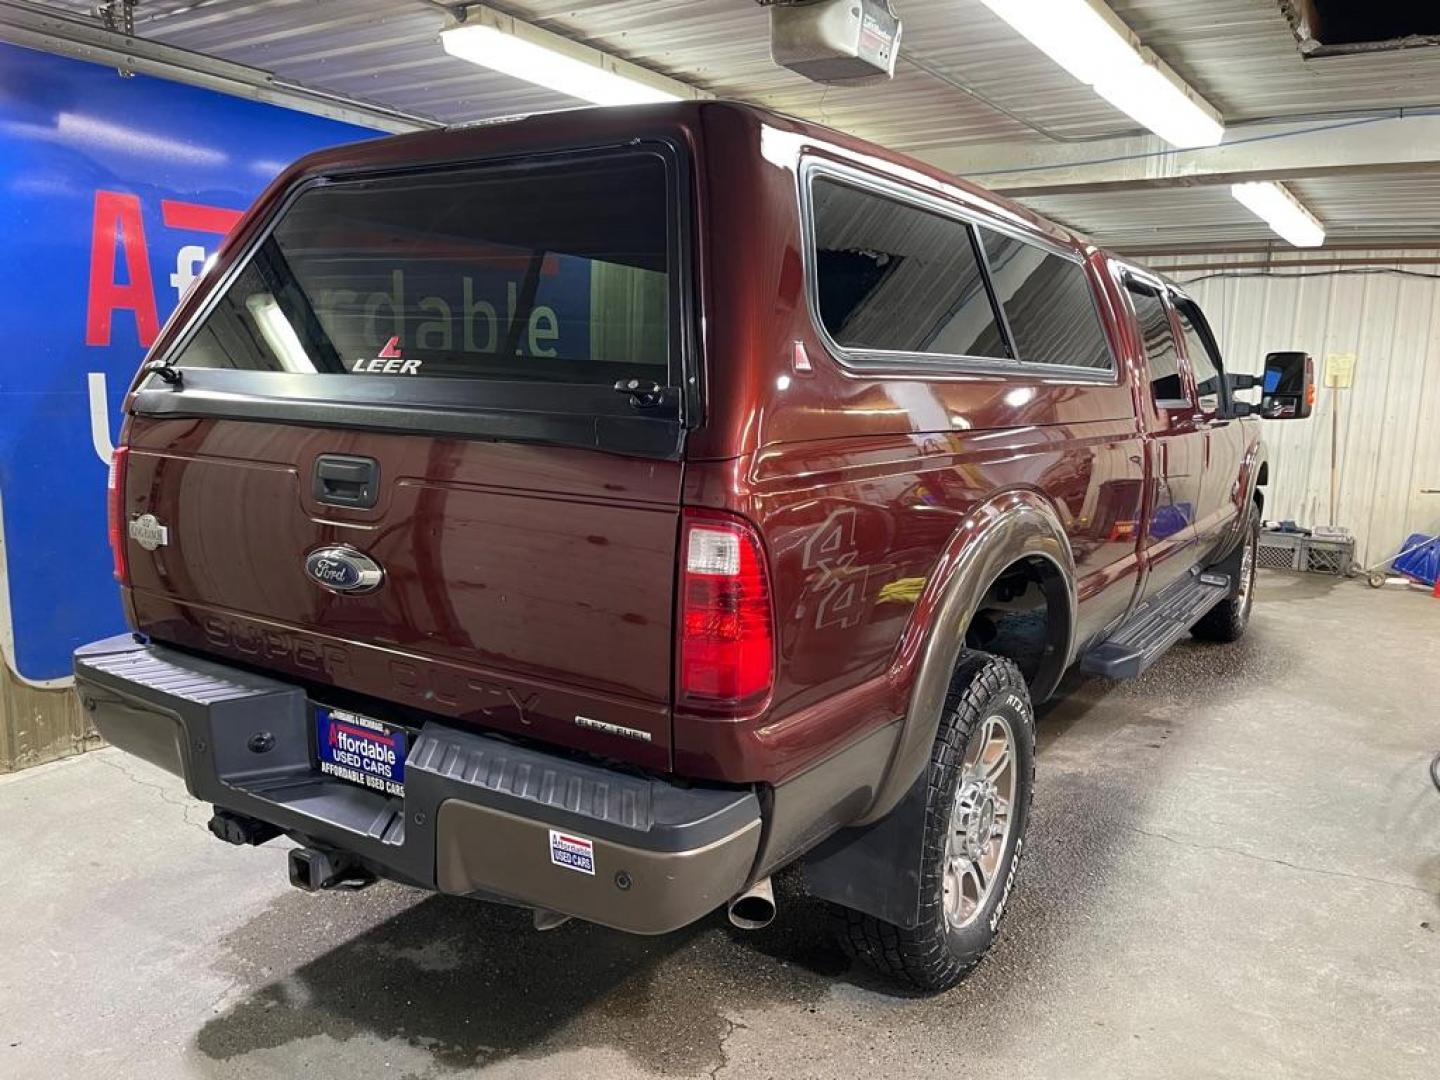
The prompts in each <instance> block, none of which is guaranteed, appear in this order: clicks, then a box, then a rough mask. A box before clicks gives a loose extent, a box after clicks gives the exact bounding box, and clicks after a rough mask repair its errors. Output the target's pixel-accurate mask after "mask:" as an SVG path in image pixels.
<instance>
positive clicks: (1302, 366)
mask: <svg viewBox="0 0 1440 1080" xmlns="http://www.w3.org/2000/svg"><path fill="white" fill-rule="evenodd" d="M1314 407H1315V361H1314V359H1312V358H1311V356H1310V354H1309V353H1303V352H1272V353H1270V354H1268V355H1267V356H1266V357H1265V375H1264V378H1263V380H1262V381H1261V383H1260V415H1261V416H1262V417H1263V418H1265V419H1266V420H1304V419H1305V418H1306V417H1308V416H1309V415H1310V412H1311V410H1312V409H1314Z"/></svg>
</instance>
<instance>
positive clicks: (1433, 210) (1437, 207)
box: [1024, 173, 1440, 247]
mask: <svg viewBox="0 0 1440 1080" xmlns="http://www.w3.org/2000/svg"><path fill="white" fill-rule="evenodd" d="M1286 186H1287V187H1289V188H1290V190H1291V191H1293V192H1294V193H1295V195H1296V196H1298V197H1299V199H1300V200H1301V201H1302V202H1303V203H1304V204H1305V205H1306V206H1308V207H1309V208H1310V210H1311V211H1312V212H1313V213H1314V214H1315V216H1316V217H1318V218H1319V219H1320V220H1321V221H1322V222H1323V223H1324V225H1325V230H1326V237H1327V239H1328V240H1329V241H1330V242H1332V243H1343V242H1346V241H1359V240H1366V239H1369V238H1372V237H1376V236H1385V237H1397V238H1404V239H1407V240H1412V241H1414V242H1417V243H1420V242H1428V243H1434V242H1436V241H1437V240H1440V175H1437V174H1435V173H1379V174H1366V175H1360V176H1329V177H1323V178H1315V179H1307V180H1293V181H1290V182H1289V183H1288V184H1287V185H1286ZM1024 202H1025V203H1026V204H1027V205H1029V206H1031V207H1033V208H1034V209H1035V210H1037V211H1039V212H1040V213H1042V214H1044V215H1045V216H1047V217H1050V218H1053V219H1055V220H1056V221H1059V222H1061V223H1062V224H1065V225H1068V226H1070V227H1071V228H1074V229H1077V230H1079V231H1080V232H1083V233H1087V234H1089V235H1091V236H1094V237H1097V238H1099V239H1100V240H1102V241H1103V242H1104V243H1105V244H1107V245H1109V246H1111V247H1160V246H1164V245H1173V246H1176V247H1186V246H1190V245H1193V244H1218V243H1231V242H1242V241H1252V240H1273V239H1275V236H1274V234H1273V233H1271V232H1270V230H1269V229H1268V228H1267V227H1266V225H1265V223H1264V222H1262V221H1260V220H1259V219H1258V218H1255V217H1252V216H1251V215H1250V214H1248V213H1247V212H1246V211H1245V210H1244V208H1243V207H1241V206H1240V205H1239V203H1237V202H1235V200H1234V199H1232V198H1231V197H1230V191H1229V188H1228V187H1226V186H1224V185H1218V186H1213V187H1178V188H1159V189H1154V190H1147V191H1127V192H1110V193H1104V194H1087V195H1046V196H1037V197H1031V198H1026V199H1025V200H1024Z"/></svg>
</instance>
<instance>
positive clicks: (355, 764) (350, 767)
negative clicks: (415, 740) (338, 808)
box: [311, 703, 410, 799]
mask: <svg viewBox="0 0 1440 1080" xmlns="http://www.w3.org/2000/svg"><path fill="white" fill-rule="evenodd" d="M311 717H312V723H311V731H312V732H313V734H314V739H315V744H314V755H313V757H314V761H315V767H316V769H318V770H319V771H320V773H321V774H322V775H324V776H328V777H331V778H333V779H336V780H342V781H344V782H345V783H348V784H354V785H356V786H357V787H362V788H365V789H366V790H368V791H374V792H376V793H377V794H380V795H386V796H390V797H392V798H399V799H403V798H404V797H405V763H406V759H407V758H408V757H409V753H410V731H409V730H408V729H407V728H404V727H401V726H400V725H399V724H391V723H387V722H386V721H384V720H377V719H375V718H374V717H373V716H366V715H364V714H363V713H357V712H353V711H351V710H349V709H336V708H332V707H330V706H329V705H320V704H314V703H312V705H311Z"/></svg>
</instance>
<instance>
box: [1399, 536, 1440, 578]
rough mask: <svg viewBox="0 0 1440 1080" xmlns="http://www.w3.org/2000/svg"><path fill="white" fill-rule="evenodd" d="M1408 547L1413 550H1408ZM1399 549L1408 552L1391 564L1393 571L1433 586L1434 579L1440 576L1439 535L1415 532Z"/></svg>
mask: <svg viewBox="0 0 1440 1080" xmlns="http://www.w3.org/2000/svg"><path fill="white" fill-rule="evenodd" d="M1427 541H1428V543H1427ZM1410 548H1415V550H1414V551H1409V549H1410ZM1400 550H1401V551H1405V552H1408V554H1405V555H1401V556H1400V557H1399V558H1397V559H1396V560H1395V561H1394V562H1393V563H1392V564H1391V565H1392V566H1393V567H1394V568H1395V572H1396V573H1397V574H1404V575H1405V576H1406V577H1409V578H1414V579H1415V580H1416V581H1420V582H1423V583H1424V584H1426V585H1432V586H1433V585H1434V584H1435V579H1436V578H1437V577H1440V536H1426V535H1425V534H1424V533H1416V534H1415V535H1414V536H1412V537H1410V539H1408V540H1406V541H1405V543H1404V544H1403V545H1402V546H1401V548H1400Z"/></svg>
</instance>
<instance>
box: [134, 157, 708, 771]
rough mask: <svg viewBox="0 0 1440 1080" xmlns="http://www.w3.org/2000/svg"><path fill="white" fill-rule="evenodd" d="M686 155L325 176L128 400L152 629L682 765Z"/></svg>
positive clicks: (142, 603) (468, 717)
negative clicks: (675, 720) (678, 557)
mask: <svg viewBox="0 0 1440 1080" xmlns="http://www.w3.org/2000/svg"><path fill="white" fill-rule="evenodd" d="M667 153H668V151H666V150H664V149H663V148H661V149H653V148H645V147H636V148H633V149H627V150H624V151H607V152H603V153H599V152H590V153H577V154H576V155H573V156H565V155H560V156H557V157H553V158H546V159H545V160H543V161H538V162H537V161H533V160H527V161H524V162H519V163H516V162H501V163H497V164H488V165H487V164H479V165H469V166H466V167H463V168H453V167H452V168H446V169H433V170H429V171H424V170H422V171H414V172H406V173H402V174H394V173H392V174H385V175H380V176H361V177H351V178H343V179H336V180H333V181H326V182H325V183H320V184H316V183H306V184H302V185H301V187H300V189H299V190H298V193H297V194H296V195H295V196H293V197H292V198H291V199H290V200H289V201H288V202H287V203H286V204H285V206H284V208H283V209H282V210H281V211H280V212H279V214H278V216H277V220H276V221H274V222H271V223H269V224H268V226H267V228H266V229H265V230H264V231H263V232H260V233H258V234H256V236H255V239H253V240H252V241H251V247H250V249H249V250H247V251H244V252H241V253H239V255H238V256H237V257H236V258H235V259H234V260H233V262H232V264H231V265H229V266H228V267H226V268H224V269H223V271H222V272H221V273H220V274H219V276H218V278H217V280H216V281H215V282H214V283H213V284H212V285H211V288H212V290H213V292H212V295H211V296H210V297H208V298H207V300H206V301H205V303H204V304H203V306H201V307H199V309H198V311H197V313H196V315H195V316H194V317H193V318H192V319H191V320H190V324H189V325H188V326H186V327H184V328H183V329H182V330H181V331H179V332H177V333H176V335H175V337H174V340H173V342H169V343H166V342H162V343H161V345H160V346H157V355H158V356H159V357H160V359H161V360H162V361H163V362H164V363H166V364H167V365H169V366H171V367H173V368H174V369H176V370H177V371H178V372H179V374H180V379H179V380H176V379H175V378H174V377H173V376H169V373H168V372H166V373H162V374H164V375H166V376H169V377H168V378H162V377H161V375H153V374H152V375H150V376H147V377H146V378H144V379H142V381H141V383H140V384H139V385H138V387H137V389H136V393H135V394H134V395H133V397H132V401H131V412H132V416H131V420H130V426H129V429H128V446H129V449H128V451H127V453H126V455H125V456H126V465H125V473H126V481H125V492H124V512H125V515H126V519H127V521H128V522H129V523H130V524H129V529H128V531H129V534H130V538H129V539H128V541H127V553H128V556H129V566H130V579H131V587H132V592H131V601H132V604H133V611H134V615H135V618H136V620H137V624H138V628H139V629H141V630H143V631H145V632H147V633H149V634H151V635H152V636H153V637H155V638H157V639H159V640H161V641H166V642H172V643H176V644H181V645H185V646H188V647H191V648H195V649H201V650H203V651H205V652H208V653H211V654H215V655H217V656H223V657H226V658H230V659H234V660H240V661H246V662H249V663H251V664H253V665H255V666H257V667H260V668H263V669H267V670H273V671H283V672H285V673H287V674H290V675H295V676H300V677H303V678H305V679H307V680H310V681H312V682H313V683H316V684H319V685H320V686H322V687H324V686H329V687H334V688H337V689H338V690H340V691H353V692H356V693H359V694H363V695H366V696H368V697H371V698H379V699H382V700H384V701H389V702H394V703H397V704H400V705H404V706H413V707H415V708H417V709H420V710H424V711H426V712H430V713H439V714H443V715H447V716H451V717H455V718H458V719H460V720H463V721H465V722H467V723H472V724H476V725H482V726H484V727H487V728H493V729H497V730H504V731H512V732H515V733H518V734H523V735H527V736H531V737H536V738H540V739H544V740H548V741H551V742H554V743H559V744H563V745H566V746H570V747H573V748H576V749H581V750H585V751H589V752H594V753H598V754H602V755H605V756H608V757H614V758H620V759H623V760H627V761H631V762H634V763H636V764H640V765H644V766H647V767H654V768H668V767H669V765H670V707H671V669H672V660H671V651H672V647H673V633H672V608H673V594H674V579H675V569H674V568H675V547H676V543H677V531H678V515H679V502H680V489H681V469H682V465H681V448H682V445H683V438H682V436H683V422H684V415H683V413H684V401H685V391H684V390H683V389H682V387H683V386H685V385H686V380H685V377H684V371H685V370H686V363H685V359H684V356H683V353H682V350H681V340H682V337H683V336H684V335H683V334H682V332H681V330H680V326H681V308H682V304H681V297H682V295H683V293H684V286H683V284H682V283H683V282H684V281H685V280H686V275H685V274H684V273H682V270H681V267H680V265H679V257H678V255H677V252H678V250H679V246H678V236H679V219H678V215H677V213H676V212H675V210H676V205H677V203H676V199H675V190H674V185H675V169H674V168H673V165H674V162H673V161H671V160H669V159H667V157H666V154H667ZM617 384H618V385H617ZM145 515H151V516H153V518H154V521H153V522H148V528H147V527H146V526H145V525H141V526H138V527H137V525H136V522H137V519H142V518H144V517H145ZM159 527H163V528H159ZM157 540H162V542H160V543H158V544H157V543H156V541H157ZM317 693H321V694H324V693H325V691H324V690H319V691H317ZM342 696H343V695H342ZM343 703H344V702H343V701H342V702H341V704H343ZM352 707H353V708H356V709H358V710H362V711H363V709H364V708H366V707H367V706H366V703H365V701H364V700H363V699H362V700H360V701H357V702H356V703H354V704H353V705H352Z"/></svg>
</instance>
